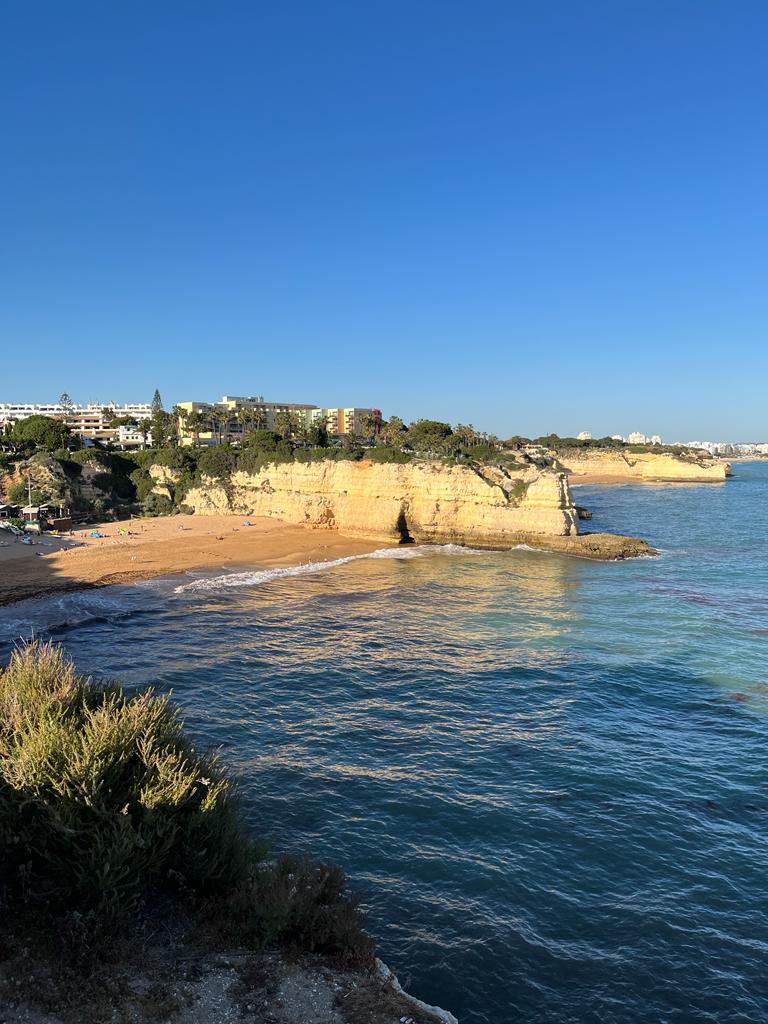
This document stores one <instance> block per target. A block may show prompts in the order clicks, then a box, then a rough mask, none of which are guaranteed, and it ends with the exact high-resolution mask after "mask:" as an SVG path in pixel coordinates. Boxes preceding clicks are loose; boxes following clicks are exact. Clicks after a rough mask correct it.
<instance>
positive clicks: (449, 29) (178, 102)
mask: <svg viewBox="0 0 768 1024" xmlns="http://www.w3.org/2000/svg"><path fill="white" fill-rule="evenodd" d="M767 37H768V5H766V4H764V3H751V2H748V0H744V2H738V3H733V2H719V0H712V2H707V0H697V2H685V0H665V2H663V3H662V2H653V0H645V2H643V3H635V4H629V3H615V2H589V0H585V2H583V3H573V2H570V0H569V2H558V0H553V2H550V3H547V4H542V3H539V2H531V3H516V2H513V0H506V2H498V3H496V2H485V0H477V2H472V3H469V2H463V3H455V2H452V0H441V2H439V3H438V2H434V3H433V2H426V0H425V2H414V0H410V2H408V3H405V2H402V3H401V2H393V0H390V2H387V3H383V2H371V3H358V2H348V3H338V2H335V0H325V2H323V3H318V2H311V3H309V2H308V3H300V2H291V0H287V2H285V3H280V4H265V3H256V2H247V3H246V2H243V3H239V2H227V0H224V2H217V3H213V2H207V3H201V2H193V0H185V2H183V3H181V2H178V3H173V2H157V0H153V2H152V3H150V2H145V0H137V2H132V3H131V4H104V3H102V2H99V3H96V2H93V3H91V2H88V3H86V2H79V0H72V2H70V3H67V4H62V3H59V2H55V3H54V2H46V0H42V2H39V3H35V4H11V3H6V4H3V5H2V7H0V127H1V130H2V134H1V135H0V345H1V346H2V354H1V355H0V401H3V400H6V401H7V400H14V401H19V400H31V401H32V400H37V401H41V400H50V399H53V398H57V397H58V395H59V394H60V393H61V391H62V390H65V389H66V390H67V391H69V393H70V394H71V395H72V396H73V397H74V398H75V399H76V400H83V401H87V400H90V399H98V400H102V401H104V400H108V399H112V398H114V399H117V400H142V399H145V400H149V398H151V395H152V392H153V390H154V388H155V387H159V388H160V390H161V392H162V394H163V397H164V399H165V400H166V405H170V404H171V403H172V402H173V401H177V400H183V399H197V400H204V399H211V398H217V397H220V396H221V395H222V394H224V393H230V394H255V393H260V394H264V395H265V396H266V397H267V398H269V399H274V400H294V401H306V402H315V403H317V404H357V405H370V404H374V405H379V406H380V407H381V408H383V410H384V412H385V414H390V413H397V414H399V415H401V416H403V417H404V418H405V419H411V418H415V417H417V416H429V417H435V418H440V419H448V420H451V421H453V422H456V421H463V422H472V423H473V424H475V426H481V427H485V428H487V429H490V430H493V431H495V432H497V433H499V434H500V435H502V436H508V435H510V434H513V433H524V434H529V435H536V434H539V433H543V432H548V431H550V430H555V431H558V432H559V433H561V434H567V433H573V432H576V431H578V430H582V429H589V430H592V431H593V432H594V433H596V434H600V433H613V432H614V431H621V432H626V431H628V430H632V429H640V430H644V431H647V432H649V433H655V432H657V431H658V432H660V433H662V434H663V435H664V436H665V438H666V439H670V440H671V439H679V438H680V439H684V440H687V439H690V438H700V437H702V436H706V437H714V436H716V437H729V438H733V439H737V438H738V439H755V438H757V439H765V438H768V422H766V415H765V408H766V402H765V391H766V385H767V383H768V344H766V341H767V340H768V339H767V338H766V327H767V326H768V287H767V285H768V281H767V280H766V277H767V276H768V275H767V273H766V271H767V270H768V189H767V188H766V182H768V132H767V131H766V128H767V127H768V125H767V124H766V120H767V119H768V61H766V59H765V40H766V38H767Z"/></svg>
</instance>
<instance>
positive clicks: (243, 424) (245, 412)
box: [235, 405, 253, 435]
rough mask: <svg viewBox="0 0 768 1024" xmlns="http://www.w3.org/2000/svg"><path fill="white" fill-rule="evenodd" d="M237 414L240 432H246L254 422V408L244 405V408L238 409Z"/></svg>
mask: <svg viewBox="0 0 768 1024" xmlns="http://www.w3.org/2000/svg"><path fill="white" fill-rule="evenodd" d="M235 415H236V419H237V422H238V423H239V424H240V433H241V435H242V434H246V433H247V432H248V428H249V427H250V426H252V424H253V409H252V408H251V407H250V406H248V405H244V406H243V408H242V409H238V410H237V413H236V414H235Z"/></svg>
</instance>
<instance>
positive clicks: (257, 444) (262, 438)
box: [245, 428, 282, 452]
mask: <svg viewBox="0 0 768 1024" xmlns="http://www.w3.org/2000/svg"><path fill="white" fill-rule="evenodd" d="M281 440H282V438H281V437H280V435H279V434H276V433H275V432H274V430H264V429H261V428H260V429H258V430H251V431H250V432H249V433H248V434H246V435H245V441H246V444H247V445H248V447H249V448H258V449H260V450H261V451H263V452H274V451H276V450H277V446H278V444H280V441H281Z"/></svg>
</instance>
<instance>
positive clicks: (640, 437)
mask: <svg viewBox="0 0 768 1024" xmlns="http://www.w3.org/2000/svg"><path fill="white" fill-rule="evenodd" d="M627 442H628V443H629V444H648V438H647V437H646V436H645V434H641V433H640V431H639V430H633V431H632V433H631V434H628V435H627Z"/></svg>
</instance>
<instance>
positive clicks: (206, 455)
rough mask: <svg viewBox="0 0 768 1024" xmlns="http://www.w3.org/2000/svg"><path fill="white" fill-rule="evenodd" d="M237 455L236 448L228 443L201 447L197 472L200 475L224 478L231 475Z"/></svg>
mask: <svg viewBox="0 0 768 1024" xmlns="http://www.w3.org/2000/svg"><path fill="white" fill-rule="evenodd" d="M237 455H238V453H237V449H235V448H233V447H232V445H229V444H219V445H216V446H215V447H213V448H203V450H202V451H201V452H200V456H199V458H198V460H197V470H198V473H200V475H201V476H210V477H213V478H214V479H217V480H225V479H227V478H229V477H230V476H231V475H232V472H233V470H234V468H235V466H236V464H237Z"/></svg>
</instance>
